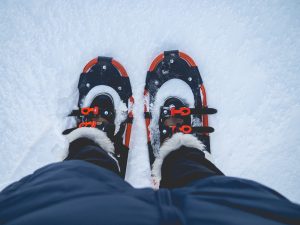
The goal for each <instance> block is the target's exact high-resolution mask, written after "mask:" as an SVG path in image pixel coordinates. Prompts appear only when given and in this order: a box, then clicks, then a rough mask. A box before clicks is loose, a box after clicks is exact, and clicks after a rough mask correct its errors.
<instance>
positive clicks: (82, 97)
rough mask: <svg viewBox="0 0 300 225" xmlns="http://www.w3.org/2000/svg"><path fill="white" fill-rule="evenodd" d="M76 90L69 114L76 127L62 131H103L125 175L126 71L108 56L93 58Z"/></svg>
mask: <svg viewBox="0 0 300 225" xmlns="http://www.w3.org/2000/svg"><path fill="white" fill-rule="evenodd" d="M78 90H79V101H78V109H75V110H73V111H72V112H71V113H70V114H69V116H71V117H75V120H76V127H75V128H72V129H69V130H67V131H66V132H70V130H73V129H77V128H81V127H94V128H98V129H100V130H102V131H104V132H105V133H106V134H107V136H108V138H109V139H110V140H111V141H112V142H113V144H114V149H115V152H114V157H115V158H116V159H117V160H118V163H119V167H120V170H121V175H122V176H123V177H125V172H126V165H127V158H128V150H129V143H130V134H131V127H132V121H133V113H132V107H133V103H134V98H133V97H132V90H131V85H130V81H129V77H128V75H127V72H126V70H125V69H124V67H123V66H122V65H121V64H120V63H119V62H117V61H116V60H114V59H112V58H108V57H98V58H95V59H93V60H91V61H90V62H89V63H88V64H86V66H85V67H84V69H83V71H82V73H81V75H80V79H79V83H78Z"/></svg>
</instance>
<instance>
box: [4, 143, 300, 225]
mask: <svg viewBox="0 0 300 225" xmlns="http://www.w3.org/2000/svg"><path fill="white" fill-rule="evenodd" d="M69 150H70V153H69V156H68V157H67V159H66V160H65V161H63V162H59V163H54V164H51V165H48V166H45V167H43V168H41V169H39V170H37V171H35V172H34V173H33V174H31V175H29V176H26V177H24V178H23V179H21V180H20V181H18V182H15V183H13V184H11V185H10V186H8V187H7V188H5V189H4V190H3V191H2V192H1V193H0V225H2V224H9V225H13V224H14V225H17V224H18V225H21V224H22V225H27V224H28V225H47V224H57V225H67V224H74V225H77V224H78V225H94V224H95V225H96V224H97V225H99V224H103V225H122V224H127V225H143V224H145V225H148V224H149V225H150V224H151V225H158V224H160V225H176V224H191V225H192V224H197V225H199V224H216V225H223V224H224V225H225V224H230V225H235V224H237V225H241V224H246V225H247V224H251V225H253V224H274V225H275V224H298V225H299V224H300V206H299V205H297V204H294V203H292V202H290V201H289V200H287V199H286V198H284V197H283V196H282V195H280V194H279V193H277V192H275V191H273V190H272V189H270V188H268V187H265V186H263V185H261V184H258V183H256V182H253V181H250V180H245V179H239V178H233V177H227V176H224V175H223V174H222V172H221V171H220V170H219V169H218V168H216V167H215V166H214V165H213V164H212V163H210V162H209V161H207V160H206V159H205V157H204V154H203V153H202V152H200V151H198V150H196V149H192V148H187V147H181V148H180V149H178V150H176V151H174V152H172V153H171V154H169V156H167V157H166V159H165V161H164V163H163V166H162V181H161V186H160V189H159V190H157V191H154V190H152V189H151V188H142V189H136V188H133V187H132V186H131V185H130V184H128V183H127V182H126V181H124V180H123V179H122V178H121V177H120V176H119V172H118V167H117V164H116V162H115V161H114V160H113V159H112V158H111V157H109V156H108V154H107V153H106V152H105V151H103V150H102V149H101V148H100V147H98V146H96V145H95V144H94V143H92V142H91V141H89V140H87V139H78V140H76V141H74V142H73V143H71V145H70V149H69Z"/></svg>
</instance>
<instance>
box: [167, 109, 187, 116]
mask: <svg viewBox="0 0 300 225" xmlns="http://www.w3.org/2000/svg"><path fill="white" fill-rule="evenodd" d="M177 114H179V115H181V116H188V115H190V114H191V109H190V108H187V107H181V108H179V109H175V108H171V116H175V115H177Z"/></svg>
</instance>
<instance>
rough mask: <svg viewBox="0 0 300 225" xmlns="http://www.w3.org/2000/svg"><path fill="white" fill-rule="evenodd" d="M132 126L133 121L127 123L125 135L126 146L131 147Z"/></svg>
mask: <svg viewBox="0 0 300 225" xmlns="http://www.w3.org/2000/svg"><path fill="white" fill-rule="evenodd" d="M131 127H132V124H131V123H127V127H126V135H125V146H126V147H127V148H129V143H130V136H131Z"/></svg>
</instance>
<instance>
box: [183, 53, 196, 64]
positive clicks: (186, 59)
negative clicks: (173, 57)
mask: <svg viewBox="0 0 300 225" xmlns="http://www.w3.org/2000/svg"><path fill="white" fill-rule="evenodd" d="M179 57H180V58H182V59H184V60H185V61H186V62H187V63H188V64H190V66H197V65H196V63H195V62H194V60H193V59H192V58H191V57H190V56H188V55H187V54H185V53H183V52H179Z"/></svg>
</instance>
